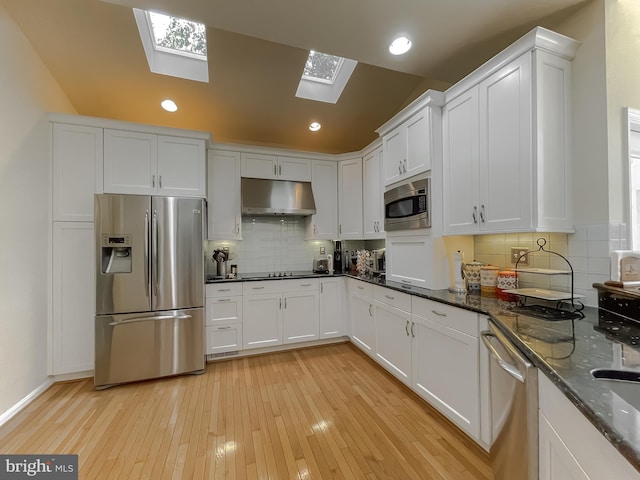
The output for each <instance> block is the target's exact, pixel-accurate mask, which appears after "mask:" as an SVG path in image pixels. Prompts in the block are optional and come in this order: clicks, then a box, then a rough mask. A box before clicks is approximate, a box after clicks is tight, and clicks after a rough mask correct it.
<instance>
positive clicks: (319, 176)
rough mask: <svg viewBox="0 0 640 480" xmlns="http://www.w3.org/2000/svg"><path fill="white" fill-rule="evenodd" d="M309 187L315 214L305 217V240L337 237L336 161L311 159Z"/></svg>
mask: <svg viewBox="0 0 640 480" xmlns="http://www.w3.org/2000/svg"><path fill="white" fill-rule="evenodd" d="M311 189H312V190H313V198H314V200H315V202H316V214H315V215H310V216H309V217H307V232H306V239H307V240H333V239H334V238H338V162H334V161H332V160H313V162H312V174H311Z"/></svg>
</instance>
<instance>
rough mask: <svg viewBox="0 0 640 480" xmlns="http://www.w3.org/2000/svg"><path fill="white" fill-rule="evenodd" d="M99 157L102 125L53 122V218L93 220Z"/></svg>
mask: <svg viewBox="0 0 640 480" xmlns="http://www.w3.org/2000/svg"><path fill="white" fill-rule="evenodd" d="M102 158H103V157H102V128H98V127H86V126H82V125H67V124H53V220H54V221H72V222H73V221H75V222H80V221H87V222H93V195H94V193H99V192H101V191H102Z"/></svg>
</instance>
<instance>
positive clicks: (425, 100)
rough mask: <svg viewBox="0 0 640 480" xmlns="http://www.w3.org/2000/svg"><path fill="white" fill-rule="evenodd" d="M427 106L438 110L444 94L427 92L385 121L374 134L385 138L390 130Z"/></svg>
mask: <svg viewBox="0 0 640 480" xmlns="http://www.w3.org/2000/svg"><path fill="white" fill-rule="evenodd" d="M427 106H432V107H438V108H440V107H442V106H444V93H442V92H439V91H437V90H427V91H426V92H424V93H423V94H422V95H420V96H419V97H418V98H416V99H415V100H414V101H413V102H411V103H410V104H409V105H408V106H407V107H405V108H403V109H402V110H400V111H399V112H398V113H396V114H395V115H394V116H393V117H391V118H390V119H389V120H387V121H386V122H385V123H384V124H383V125H381V126H379V127H378V128H377V129H376V133H377V134H378V135H380V136H381V137H383V136H385V135H386V134H387V133H389V132H390V131H391V130H393V129H394V128H396V127H397V126H398V125H400V124H401V123H403V122H404V121H405V120H406V119H407V118H410V117H412V116H413V115H414V114H416V113H418V112H419V111H420V110H422V109H423V108H424V107H427Z"/></svg>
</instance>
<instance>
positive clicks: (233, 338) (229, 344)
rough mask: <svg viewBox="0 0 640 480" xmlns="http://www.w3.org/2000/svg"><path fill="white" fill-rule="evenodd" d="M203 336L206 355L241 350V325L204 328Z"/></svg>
mask: <svg viewBox="0 0 640 480" xmlns="http://www.w3.org/2000/svg"><path fill="white" fill-rule="evenodd" d="M205 335H206V339H207V341H206V354H207V355H211V354H216V353H225V352H234V351H237V350H242V324H240V323H234V324H230V325H216V326H210V327H206V330H205Z"/></svg>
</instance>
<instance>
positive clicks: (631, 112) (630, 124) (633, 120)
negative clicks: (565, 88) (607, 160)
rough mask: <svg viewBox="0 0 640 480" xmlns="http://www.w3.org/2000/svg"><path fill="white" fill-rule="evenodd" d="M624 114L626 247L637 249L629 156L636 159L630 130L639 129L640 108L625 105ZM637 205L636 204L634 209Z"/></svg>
mask: <svg viewBox="0 0 640 480" xmlns="http://www.w3.org/2000/svg"><path fill="white" fill-rule="evenodd" d="M624 115H625V117H626V120H627V128H626V129H625V131H624V132H623V136H624V138H623V142H624V144H623V148H624V152H625V155H626V158H625V159H624V160H623V161H624V164H625V165H626V168H625V169H624V170H623V176H624V177H625V180H626V181H625V182H624V185H625V192H624V196H625V198H626V199H627V201H626V204H625V210H626V211H625V215H624V217H625V218H626V220H627V226H628V228H627V235H628V238H627V247H628V248H629V249H631V250H637V248H636V247H635V243H636V241H637V240H638V239H636V238H635V235H634V223H635V222H634V220H633V203H634V202H633V198H632V195H631V193H632V192H633V185H632V176H631V158H632V157H633V158H635V159H637V153H634V152H632V151H631V140H630V138H631V132H632V131H636V132H637V131H640V110H638V109H635V108H630V107H627V108H625V109H624ZM637 208H638V206H636V209H637Z"/></svg>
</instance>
